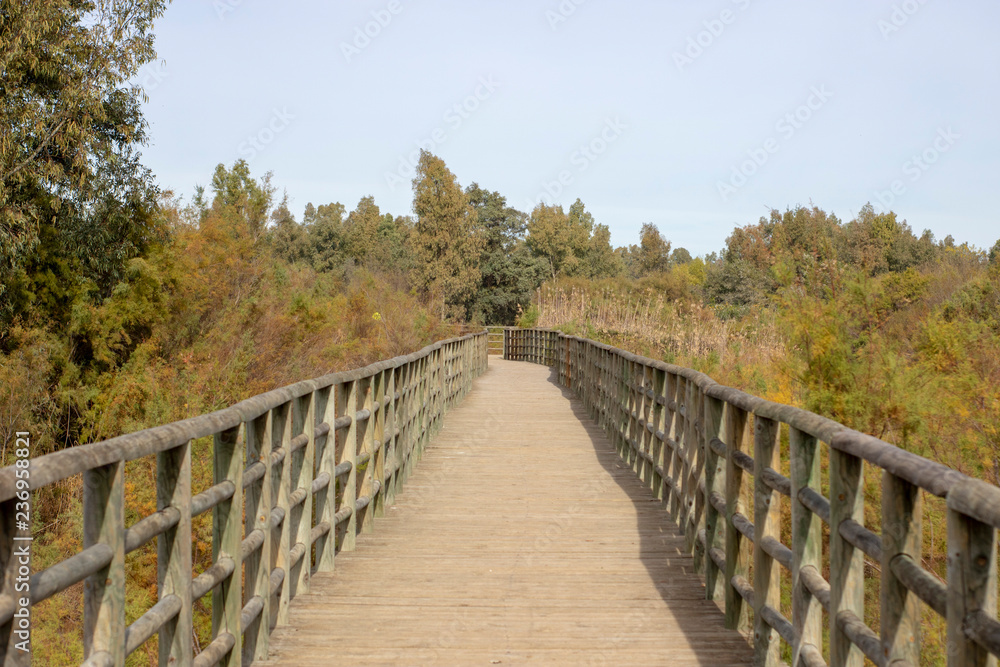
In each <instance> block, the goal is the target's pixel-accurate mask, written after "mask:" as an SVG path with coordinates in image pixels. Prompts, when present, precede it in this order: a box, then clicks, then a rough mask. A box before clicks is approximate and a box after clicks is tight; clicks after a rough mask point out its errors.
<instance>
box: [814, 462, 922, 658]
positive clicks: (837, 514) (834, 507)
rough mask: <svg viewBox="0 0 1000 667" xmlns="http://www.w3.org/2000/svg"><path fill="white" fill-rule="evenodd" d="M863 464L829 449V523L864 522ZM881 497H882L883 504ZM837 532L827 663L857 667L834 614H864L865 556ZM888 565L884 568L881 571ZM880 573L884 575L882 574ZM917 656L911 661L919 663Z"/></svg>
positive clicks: (832, 546) (832, 548)
mask: <svg viewBox="0 0 1000 667" xmlns="http://www.w3.org/2000/svg"><path fill="white" fill-rule="evenodd" d="M864 498H865V496H864V466H863V465H862V461H861V459H859V458H858V457H856V456H852V455H851V454H847V453H845V452H841V451H838V450H836V449H833V450H830V525H831V526H835V527H839V526H840V524H841V523H842V522H844V521H847V520H848V519H853V520H854V521H856V522H858V523H859V524H861V525H864V523H865V506H864ZM884 504H885V500H883V507H884ZM864 556H865V555H864V553H863V552H862V551H861V549H858V548H856V547H855V546H854V545H852V544H851V543H850V542H848V541H847V540H845V539H844V538H843V536H841V534H840V531H839V530H831V531H830V609H829V613H828V618H829V625H830V664H831V665H833V666H835V667H861V666H862V665H864V662H865V656H864V654H863V653H862V652H861V649H860V648H859V647H858V646H856V645H855V644H854V642H852V641H851V640H850V638H849V637H848V636H847V635H846V634H845V633H844V631H843V628H842V626H841V624H840V623H838V622H837V615H838V614H839V613H840V612H842V611H847V612H851V613H852V614H854V615H855V616H856V617H857V618H864V617H865V613H864V612H865V607H864V605H865V558H864ZM888 569H889V568H885V569H884V570H883V572H885V571H887V570H888ZM883 576H885V575H884V574H883ZM919 662H920V661H919V660H918V661H916V662H914V663H913V664H915V665H916V664H919Z"/></svg>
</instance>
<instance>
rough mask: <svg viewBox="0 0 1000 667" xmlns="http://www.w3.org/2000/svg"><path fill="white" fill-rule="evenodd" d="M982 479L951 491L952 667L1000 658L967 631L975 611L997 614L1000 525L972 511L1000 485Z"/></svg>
mask: <svg viewBox="0 0 1000 667" xmlns="http://www.w3.org/2000/svg"><path fill="white" fill-rule="evenodd" d="M990 487H991V485H989V484H987V483H986V482H982V481H979V480H968V481H967V483H966V484H963V485H961V486H956V487H955V488H953V489H952V490H951V491H950V492H949V493H948V498H947V503H948V519H947V521H948V597H947V625H948V667H959V666H960V667H996V664H997V659H996V657H994V656H993V655H991V654H990V652H989V651H988V650H987V649H985V648H984V647H982V646H980V645H979V644H978V643H976V641H975V640H973V639H972V638H971V637H969V636H968V635H967V634H966V631H965V626H966V623H967V619H968V618H969V616H970V615H971V614H974V613H978V612H982V613H985V615H986V616H987V617H988V618H990V619H994V620H995V619H996V617H997V537H996V529H995V528H994V526H992V525H989V524H986V523H982V522H980V521H979V520H978V519H975V518H973V517H971V516H969V515H968V514H966V512H968V511H970V510H971V509H972V508H974V507H975V506H976V505H979V504H986V503H989V502H991V501H990V500H987V499H988V498H991V497H992V495H993V494H992V493H990V494H989V495H987V493H983V491H986V492H993V491H995V487H994V488H990Z"/></svg>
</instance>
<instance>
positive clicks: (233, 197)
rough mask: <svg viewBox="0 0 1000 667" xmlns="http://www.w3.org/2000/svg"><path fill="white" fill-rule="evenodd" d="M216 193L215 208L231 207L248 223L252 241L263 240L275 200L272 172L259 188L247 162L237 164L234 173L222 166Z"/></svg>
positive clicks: (215, 180)
mask: <svg viewBox="0 0 1000 667" xmlns="http://www.w3.org/2000/svg"><path fill="white" fill-rule="evenodd" d="M212 190H213V191H214V192H215V199H214V200H213V201H212V207H213V208H219V207H224V206H228V207H231V208H232V209H233V210H234V211H235V212H236V213H237V214H238V215H240V216H242V217H243V219H244V220H245V221H246V224H247V230H248V231H249V232H250V235H251V237H252V238H253V239H254V240H256V239H258V238H260V235H261V234H262V233H263V232H264V229H265V227H266V223H267V216H268V211H270V209H271V202H272V201H273V200H274V186H273V185H271V172H267V173H266V174H264V176H263V177H262V178H261V179H260V184H259V185H258V184H257V182H256V181H255V180H254V179H253V177H252V176H251V175H250V166H249V165H248V164H247V161H246V160H237V161H236V162H235V163H233V167H232V169H226V167H225V165H223V164H221V163H220V164H219V165H218V166H216V167H215V173H214V174H213V175H212Z"/></svg>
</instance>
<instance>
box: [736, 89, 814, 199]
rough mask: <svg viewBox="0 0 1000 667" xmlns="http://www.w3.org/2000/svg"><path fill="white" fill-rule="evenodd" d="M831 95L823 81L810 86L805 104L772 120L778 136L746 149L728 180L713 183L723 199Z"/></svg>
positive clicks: (754, 171)
mask: <svg viewBox="0 0 1000 667" xmlns="http://www.w3.org/2000/svg"><path fill="white" fill-rule="evenodd" d="M832 97H833V93H832V92H830V91H829V90H827V88H826V85H825V84H822V85H819V86H813V87H812V88H810V89H809V96H808V97H807V98H806V101H805V103H803V104H801V105H799V106H798V107H796V108H795V109H794V110H793V111H790V112H789V113H786V114H785V115H784V116H782V117H781V118H779V119H778V120H777V122H775V124H774V131H775V132H777V133H778V137H775V136H770V137H768V138H767V139H765V140H764V141H763V142H762V143H761V145H760V146H757V147H755V148H751V149H750V150H748V151H747V159H745V160H743V161H742V162H741V163H739V164H738V165H733V167H732V169H731V171H730V175H729V179H728V180H725V181H721V180H720V181H717V182H716V189H717V190H718V191H719V196H720V197H722V201H723V202H727V201H729V198H730V197H732V196H733V195H735V194H736V193H737V192H738V191H739V189H740V188H742V187H743V186H744V185H746V184H747V183H748V182H749V181H750V178H751V177H753V175H754V174H756V173H757V172H758V171H759V170H760V168H761V167H763V166H764V165H765V164H767V163H768V162H769V161H770V159H771V157H772V156H773V155H775V154H776V153H777V152H778V151H780V150H781V146H782V141H785V142H787V141H789V140H791V139H792V137H794V136H795V135H796V133H798V131H799V130H801V129H802V128H803V127H805V124H806V123H808V122H809V121H810V120H811V119H812V117H813V116H814V115H815V114H816V112H817V111H819V110H820V109H822V108H823V106H824V105H825V104H826V103H827V102H828V101H829V100H830V98H832Z"/></svg>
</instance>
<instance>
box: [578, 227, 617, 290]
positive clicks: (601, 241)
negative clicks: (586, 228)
mask: <svg viewBox="0 0 1000 667" xmlns="http://www.w3.org/2000/svg"><path fill="white" fill-rule="evenodd" d="M624 270H625V266H624V264H623V262H622V260H621V257H620V256H619V255H617V254H616V253H615V251H614V248H612V247H611V230H610V229H608V226H607V225H594V234H593V236H591V237H590V242H589V248H588V249H587V277H588V278H614V277H616V276H620V275H621V274H622V273H623V272H624Z"/></svg>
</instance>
